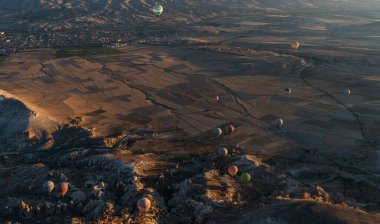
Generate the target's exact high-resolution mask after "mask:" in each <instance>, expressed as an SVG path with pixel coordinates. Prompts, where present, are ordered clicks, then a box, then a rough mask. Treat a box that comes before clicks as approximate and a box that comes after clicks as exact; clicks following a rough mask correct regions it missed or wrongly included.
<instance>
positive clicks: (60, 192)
mask: <svg viewBox="0 0 380 224" xmlns="http://www.w3.org/2000/svg"><path fill="white" fill-rule="evenodd" d="M67 191H69V183H67V182H66V181H64V182H61V184H60V185H59V186H58V189H57V194H58V195H60V196H62V197H63V196H65V194H66V193H67Z"/></svg>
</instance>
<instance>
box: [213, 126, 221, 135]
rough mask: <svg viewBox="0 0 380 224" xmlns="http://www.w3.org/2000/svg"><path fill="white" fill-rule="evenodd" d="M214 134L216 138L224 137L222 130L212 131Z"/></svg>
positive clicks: (215, 129)
mask: <svg viewBox="0 0 380 224" xmlns="http://www.w3.org/2000/svg"><path fill="white" fill-rule="evenodd" d="M212 133H213V134H214V136H215V137H219V136H221V135H222V129H220V128H214V130H212Z"/></svg>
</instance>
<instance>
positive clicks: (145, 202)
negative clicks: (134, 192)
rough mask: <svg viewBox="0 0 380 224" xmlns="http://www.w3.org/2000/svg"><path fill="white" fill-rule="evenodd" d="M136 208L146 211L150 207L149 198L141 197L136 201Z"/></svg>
mask: <svg viewBox="0 0 380 224" xmlns="http://www.w3.org/2000/svg"><path fill="white" fill-rule="evenodd" d="M137 208H138V209H139V210H140V212H147V211H148V210H149V208H150V200H149V199H147V198H141V199H140V200H138V201H137Z"/></svg>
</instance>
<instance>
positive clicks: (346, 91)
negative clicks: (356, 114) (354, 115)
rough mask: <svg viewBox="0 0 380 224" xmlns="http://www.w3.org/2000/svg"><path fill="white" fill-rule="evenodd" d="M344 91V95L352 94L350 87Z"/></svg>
mask: <svg viewBox="0 0 380 224" xmlns="http://www.w3.org/2000/svg"><path fill="white" fill-rule="evenodd" d="M343 93H344V95H346V96H349V95H350V94H351V90H349V89H345V90H344V91H343Z"/></svg>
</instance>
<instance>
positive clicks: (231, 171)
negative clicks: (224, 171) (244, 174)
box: [228, 165, 239, 177]
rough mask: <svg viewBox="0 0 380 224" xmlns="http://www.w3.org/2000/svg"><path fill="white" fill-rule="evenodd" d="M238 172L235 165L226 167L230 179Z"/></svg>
mask: <svg viewBox="0 0 380 224" xmlns="http://www.w3.org/2000/svg"><path fill="white" fill-rule="evenodd" d="M238 171H239V169H238V168H237V166H235V165H232V166H229V167H228V173H229V174H230V175H231V177H234V176H235V175H236V174H237V172H238Z"/></svg>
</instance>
